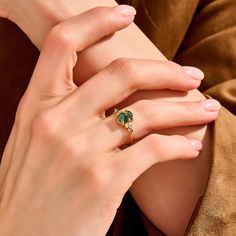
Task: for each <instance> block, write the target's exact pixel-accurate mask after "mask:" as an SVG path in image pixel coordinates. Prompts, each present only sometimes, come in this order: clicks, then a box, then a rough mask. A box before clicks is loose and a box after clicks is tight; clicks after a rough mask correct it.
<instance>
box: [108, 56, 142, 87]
mask: <svg viewBox="0 0 236 236" xmlns="http://www.w3.org/2000/svg"><path fill="white" fill-rule="evenodd" d="M110 73H112V74H114V73H115V74H116V73H118V74H120V76H121V77H123V78H125V79H128V83H129V84H130V85H131V86H136V85H137V77H138V76H137V66H136V63H135V62H134V60H131V59H128V58H118V59H116V60H115V61H113V62H112V63H111V66H110ZM126 82H127V81H126Z"/></svg>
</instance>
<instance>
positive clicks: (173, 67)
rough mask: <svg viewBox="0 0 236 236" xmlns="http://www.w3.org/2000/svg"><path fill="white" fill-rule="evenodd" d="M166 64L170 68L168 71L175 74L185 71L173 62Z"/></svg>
mask: <svg viewBox="0 0 236 236" xmlns="http://www.w3.org/2000/svg"><path fill="white" fill-rule="evenodd" d="M165 63H166V66H167V67H168V69H169V70H172V71H173V72H175V73H176V72H179V71H183V70H182V67H181V66H180V65H179V64H177V63H175V62H173V61H166V62H165Z"/></svg>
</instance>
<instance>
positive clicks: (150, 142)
mask: <svg viewBox="0 0 236 236" xmlns="http://www.w3.org/2000/svg"><path fill="white" fill-rule="evenodd" d="M201 149H202V144H201V142H200V141H198V140H190V139H187V138H186V137H184V136H180V135H173V136H165V135H159V134H151V135H149V136H147V137H146V138H144V139H142V140H141V141H139V142H137V143H136V144H134V145H132V146H130V147H128V148H126V149H124V150H122V151H120V152H118V153H116V154H115V155H116V157H115V158H114V159H113V160H112V162H113V168H114V169H115V173H114V174H116V175H117V180H121V179H123V180H124V181H128V182H129V183H130V184H132V182H134V181H135V180H136V179H137V178H138V177H139V176H140V175H141V174H142V173H143V172H145V171H146V170H147V169H149V168H150V167H152V166H153V165H154V164H157V163H160V162H166V161H171V160H177V159H192V158H196V157H197V156H198V155H199V152H200V150H201Z"/></svg>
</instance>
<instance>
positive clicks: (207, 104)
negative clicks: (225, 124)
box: [201, 99, 221, 111]
mask: <svg viewBox="0 0 236 236" xmlns="http://www.w3.org/2000/svg"><path fill="white" fill-rule="evenodd" d="M201 103H202V105H203V107H204V108H205V109H206V110H207V111H219V110H220V107H221V105H220V103H219V102H218V101H217V100H215V99H207V100H204V101H202V102H201Z"/></svg>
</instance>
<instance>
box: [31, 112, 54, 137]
mask: <svg viewBox="0 0 236 236" xmlns="http://www.w3.org/2000/svg"><path fill="white" fill-rule="evenodd" d="M58 120H59V119H58V118H57V119H56V116H55V115H54V113H53V112H52V111H50V110H46V111H41V112H39V113H38V114H37V116H36V117H35V118H34V119H33V122H32V131H33V134H35V135H37V136H41V137H43V138H54V137H56V136H57V135H58V134H59V122H58Z"/></svg>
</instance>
